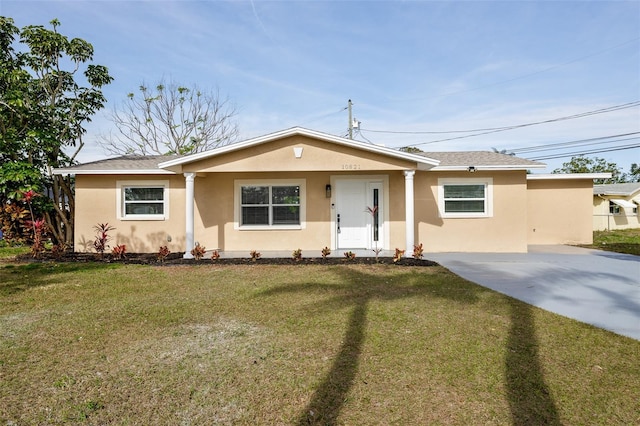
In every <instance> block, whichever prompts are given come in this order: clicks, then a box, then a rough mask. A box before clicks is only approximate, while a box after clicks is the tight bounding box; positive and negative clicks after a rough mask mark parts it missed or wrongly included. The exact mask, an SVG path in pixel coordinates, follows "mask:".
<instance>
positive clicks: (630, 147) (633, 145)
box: [528, 143, 640, 161]
mask: <svg viewBox="0 0 640 426" xmlns="http://www.w3.org/2000/svg"><path fill="white" fill-rule="evenodd" d="M635 148H640V144H639V143H634V144H629V145H623V146H618V147H614V148H606V149H596V150H590V151H575V152H567V153H564V154H555V155H545V156H540V157H529V158H528V159H529V160H534V161H540V160H552V159H554V158H566V157H576V156H580V155H589V154H598V153H601V152H612V151H624V150H627V149H635Z"/></svg>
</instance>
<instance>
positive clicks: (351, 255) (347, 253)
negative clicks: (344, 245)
mask: <svg viewBox="0 0 640 426" xmlns="http://www.w3.org/2000/svg"><path fill="white" fill-rule="evenodd" d="M344 257H345V259H347V260H349V261H351V260H354V259H355V258H356V254H355V253H354V252H352V251H345V252H344Z"/></svg>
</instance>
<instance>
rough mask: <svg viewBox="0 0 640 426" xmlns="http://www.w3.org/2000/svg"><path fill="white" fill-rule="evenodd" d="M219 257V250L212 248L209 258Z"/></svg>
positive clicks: (215, 258) (216, 258)
mask: <svg viewBox="0 0 640 426" xmlns="http://www.w3.org/2000/svg"><path fill="white" fill-rule="evenodd" d="M218 259H220V252H219V251H218V250H214V251H213V253H211V260H218Z"/></svg>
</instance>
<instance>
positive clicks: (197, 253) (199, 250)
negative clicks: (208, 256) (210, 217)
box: [191, 243, 207, 260]
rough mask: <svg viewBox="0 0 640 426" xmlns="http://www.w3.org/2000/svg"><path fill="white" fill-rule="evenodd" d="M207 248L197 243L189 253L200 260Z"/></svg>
mask: <svg viewBox="0 0 640 426" xmlns="http://www.w3.org/2000/svg"><path fill="white" fill-rule="evenodd" d="M206 251H207V249H206V248H205V247H204V246H201V245H200V243H197V244H196V246H195V247H194V248H193V250H191V255H192V256H193V257H194V258H195V259H196V260H200V259H202V258H203V257H204V253H205V252H206Z"/></svg>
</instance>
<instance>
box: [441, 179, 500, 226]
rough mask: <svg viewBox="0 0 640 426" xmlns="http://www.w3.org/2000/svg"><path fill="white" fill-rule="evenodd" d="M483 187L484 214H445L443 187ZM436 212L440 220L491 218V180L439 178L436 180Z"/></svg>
mask: <svg viewBox="0 0 640 426" xmlns="http://www.w3.org/2000/svg"><path fill="white" fill-rule="evenodd" d="M479 184H482V185H484V187H485V193H484V212H481V213H480V212H478V213H473V212H455V213H451V212H445V199H444V187H445V185H479ZM438 212H439V215H440V217H441V218H445V219H462V218H487V217H493V178H491V177H486V178H440V179H438Z"/></svg>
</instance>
